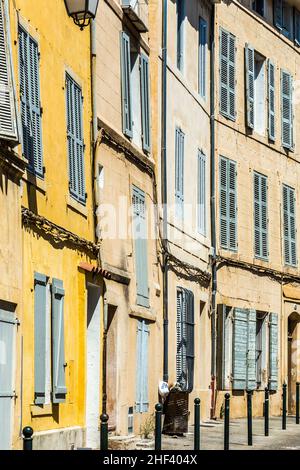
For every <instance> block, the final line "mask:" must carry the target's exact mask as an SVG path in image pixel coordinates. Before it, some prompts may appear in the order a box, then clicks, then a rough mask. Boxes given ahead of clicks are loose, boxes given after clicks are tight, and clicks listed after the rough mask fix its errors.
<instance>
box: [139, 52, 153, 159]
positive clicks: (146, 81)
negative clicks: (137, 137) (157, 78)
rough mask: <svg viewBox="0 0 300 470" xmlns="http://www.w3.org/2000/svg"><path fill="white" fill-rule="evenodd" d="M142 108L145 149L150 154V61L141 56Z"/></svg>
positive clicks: (143, 55)
mask: <svg viewBox="0 0 300 470" xmlns="http://www.w3.org/2000/svg"><path fill="white" fill-rule="evenodd" d="M140 78H141V98H142V99H141V108H142V141H143V149H144V150H145V151H146V152H150V145H151V136H150V75H149V59H148V57H147V56H146V55H145V54H142V55H141V77H140Z"/></svg>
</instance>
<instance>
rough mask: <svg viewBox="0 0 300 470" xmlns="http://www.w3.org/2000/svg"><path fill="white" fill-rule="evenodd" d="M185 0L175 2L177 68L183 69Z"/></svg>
mask: <svg viewBox="0 0 300 470" xmlns="http://www.w3.org/2000/svg"><path fill="white" fill-rule="evenodd" d="M184 2H185V0H177V2H176V4H177V68H178V69H179V70H181V71H182V69H183V56H184V16H185V5H184Z"/></svg>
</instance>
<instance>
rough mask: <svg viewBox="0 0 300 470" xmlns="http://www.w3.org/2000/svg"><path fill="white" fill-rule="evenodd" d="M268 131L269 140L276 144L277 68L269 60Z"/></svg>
mask: <svg viewBox="0 0 300 470" xmlns="http://www.w3.org/2000/svg"><path fill="white" fill-rule="evenodd" d="M268 106H269V113H268V131H269V139H270V140H272V141H273V142H275V133H276V120H275V66H274V64H273V63H272V62H271V60H268Z"/></svg>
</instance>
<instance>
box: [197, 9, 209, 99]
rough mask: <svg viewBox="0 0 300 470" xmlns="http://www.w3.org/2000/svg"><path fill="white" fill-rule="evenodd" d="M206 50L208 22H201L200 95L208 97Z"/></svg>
mask: <svg viewBox="0 0 300 470" xmlns="http://www.w3.org/2000/svg"><path fill="white" fill-rule="evenodd" d="M206 48H207V22H206V21H205V20H204V19H203V18H200V21H199V78H198V79H199V85H198V87H199V94H200V96H201V97H202V98H205V97H206Z"/></svg>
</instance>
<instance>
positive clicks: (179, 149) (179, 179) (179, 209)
mask: <svg viewBox="0 0 300 470" xmlns="http://www.w3.org/2000/svg"><path fill="white" fill-rule="evenodd" d="M175 134H176V135H175V201H176V214H177V216H178V218H180V219H182V218H183V205H184V133H183V132H182V131H181V130H180V129H178V128H177V129H176V133H175Z"/></svg>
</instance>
